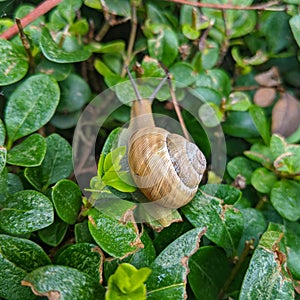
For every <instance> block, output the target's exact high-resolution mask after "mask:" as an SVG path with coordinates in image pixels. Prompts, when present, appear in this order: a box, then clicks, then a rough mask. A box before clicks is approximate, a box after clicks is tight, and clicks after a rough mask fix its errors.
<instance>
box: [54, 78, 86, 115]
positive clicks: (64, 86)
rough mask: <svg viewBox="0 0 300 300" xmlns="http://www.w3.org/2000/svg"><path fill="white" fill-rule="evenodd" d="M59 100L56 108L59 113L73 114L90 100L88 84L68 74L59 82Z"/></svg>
mask: <svg viewBox="0 0 300 300" xmlns="http://www.w3.org/2000/svg"><path fill="white" fill-rule="evenodd" d="M60 89H61V98H60V102H59V104H58V107H57V111H58V112H60V113H66V112H75V111H78V110H79V109H81V108H82V107H83V105H84V104H85V103H87V102H88V100H90V98H91V90H90V88H89V86H88V84H87V83H86V82H85V81H84V80H83V79H82V78H81V77H80V76H78V75H76V74H70V75H69V76H68V78H67V79H66V80H64V81H61V82H60Z"/></svg>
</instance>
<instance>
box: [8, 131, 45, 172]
mask: <svg viewBox="0 0 300 300" xmlns="http://www.w3.org/2000/svg"><path fill="white" fill-rule="evenodd" d="M46 149H47V143H46V140H45V138H43V137H42V136H41V135H39V134H32V135H30V136H29V137H28V138H27V139H26V140H24V141H23V142H22V143H21V144H18V145H17V146H15V147H13V148H12V149H11V150H9V151H8V153H7V162H8V163H9V164H11V165H16V166H22V167H36V166H39V165H40V164H41V163H42V161H43V159H44V157H45V154H46Z"/></svg>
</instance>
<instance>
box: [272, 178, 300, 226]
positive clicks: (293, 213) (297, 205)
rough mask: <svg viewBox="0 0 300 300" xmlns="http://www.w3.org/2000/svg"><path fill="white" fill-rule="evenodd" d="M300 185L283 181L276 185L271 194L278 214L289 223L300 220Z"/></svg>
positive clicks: (290, 181)
mask: <svg viewBox="0 0 300 300" xmlns="http://www.w3.org/2000/svg"><path fill="white" fill-rule="evenodd" d="M299 193H300V184H299V183H298V182H296V181H292V180H286V179H283V180H281V181H278V182H276V183H275V185H274V187H273V189H272V192H271V202H272V204H273V206H274V208H275V209H276V210H277V211H278V213H279V214H280V215H281V216H282V217H284V218H285V219H287V220H289V221H297V220H298V219H299V218H300V199H299Z"/></svg>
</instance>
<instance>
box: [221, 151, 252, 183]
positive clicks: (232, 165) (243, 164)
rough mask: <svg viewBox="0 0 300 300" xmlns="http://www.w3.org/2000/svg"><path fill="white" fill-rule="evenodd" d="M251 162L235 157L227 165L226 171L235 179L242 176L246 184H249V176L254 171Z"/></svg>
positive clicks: (241, 157)
mask: <svg viewBox="0 0 300 300" xmlns="http://www.w3.org/2000/svg"><path fill="white" fill-rule="evenodd" d="M254 169H255V168H254V167H253V165H252V164H251V161H250V160H249V159H247V158H245V157H243V156H237V157H235V158H234V159H232V160H231V161H229V162H228V164H227V171H228V173H229V175H230V176H231V177H232V178H233V179H235V178H236V177H237V176H239V175H240V176H243V177H244V178H245V180H246V184H250V183H251V176H252V173H253V171H254Z"/></svg>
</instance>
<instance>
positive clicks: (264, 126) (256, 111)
mask: <svg viewBox="0 0 300 300" xmlns="http://www.w3.org/2000/svg"><path fill="white" fill-rule="evenodd" d="M249 112H250V115H251V118H252V120H253V122H254V124H255V126H256V128H257V130H258V132H259V133H260V135H261V136H262V138H263V140H264V142H265V143H266V144H267V145H269V143H270V126H269V124H268V121H267V118H266V116H265V114H264V111H263V109H262V108H261V107H259V106H256V105H252V106H251V107H250V110H249Z"/></svg>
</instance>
